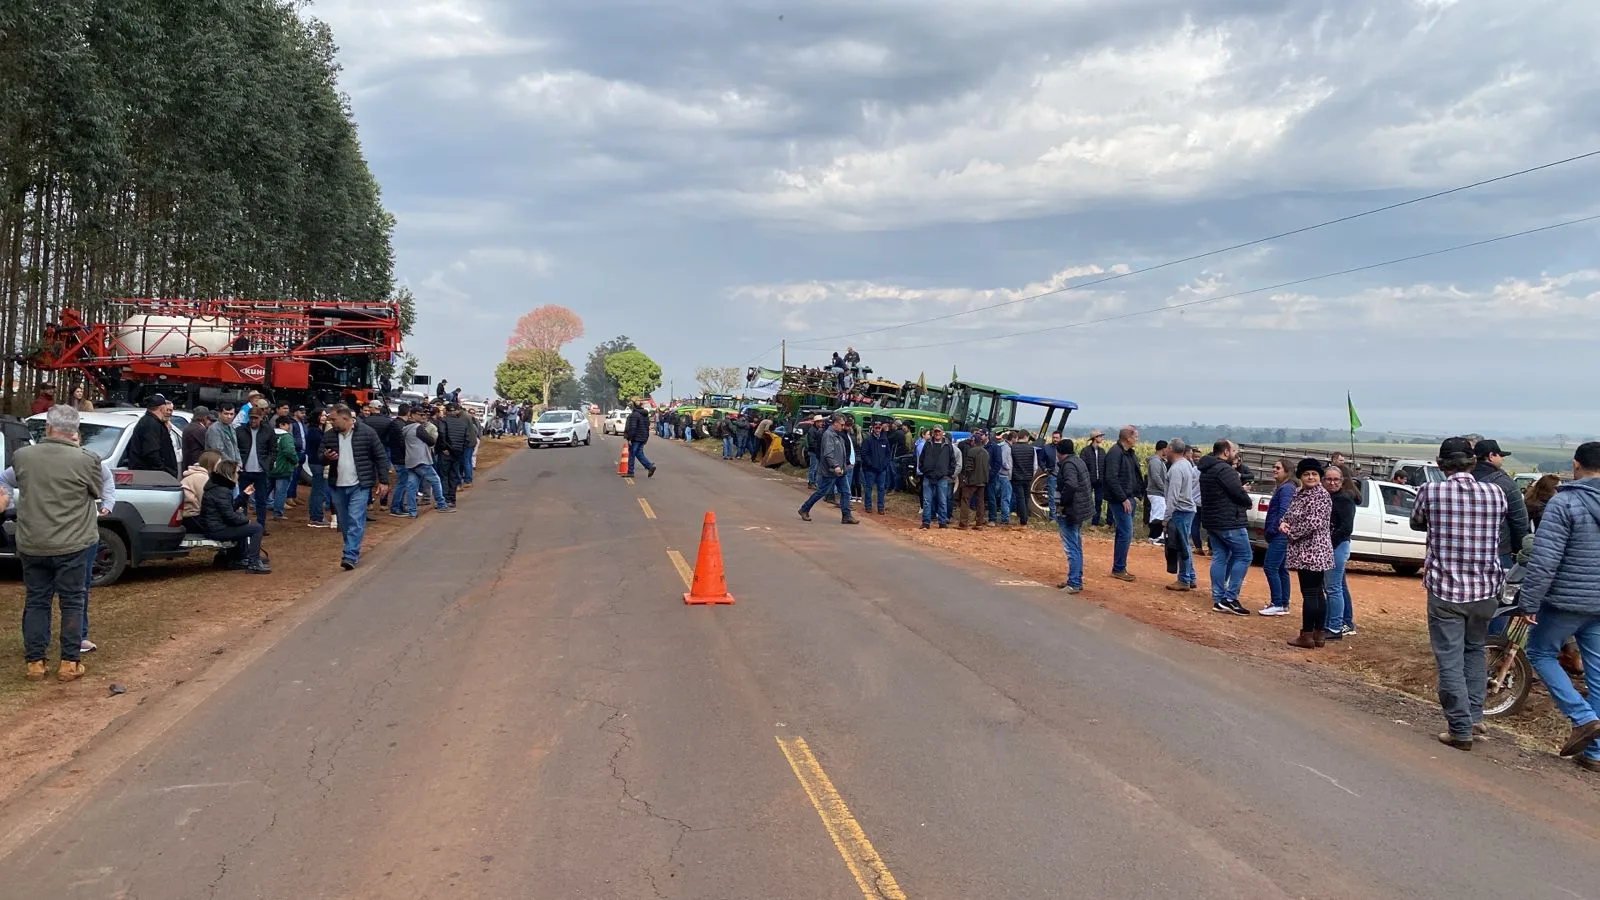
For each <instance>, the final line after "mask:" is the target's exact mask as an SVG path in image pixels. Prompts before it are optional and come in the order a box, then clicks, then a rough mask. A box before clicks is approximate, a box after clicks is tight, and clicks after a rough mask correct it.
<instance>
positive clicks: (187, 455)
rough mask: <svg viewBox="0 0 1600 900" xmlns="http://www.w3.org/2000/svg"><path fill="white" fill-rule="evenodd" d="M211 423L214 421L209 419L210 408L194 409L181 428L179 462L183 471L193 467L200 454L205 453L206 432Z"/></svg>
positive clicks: (197, 407)
mask: <svg viewBox="0 0 1600 900" xmlns="http://www.w3.org/2000/svg"><path fill="white" fill-rule="evenodd" d="M212 421H214V420H213V419H212V418H211V409H210V407H205V406H196V407H195V408H194V412H193V413H192V414H191V418H190V419H189V424H188V425H185V426H184V427H183V459H182V460H180V461H179V465H180V467H181V468H182V470H183V471H185V472H187V471H189V467H190V466H192V465H194V463H195V460H197V459H199V458H200V454H202V453H204V452H205V449H206V431H207V429H209V428H210V427H211V423H212Z"/></svg>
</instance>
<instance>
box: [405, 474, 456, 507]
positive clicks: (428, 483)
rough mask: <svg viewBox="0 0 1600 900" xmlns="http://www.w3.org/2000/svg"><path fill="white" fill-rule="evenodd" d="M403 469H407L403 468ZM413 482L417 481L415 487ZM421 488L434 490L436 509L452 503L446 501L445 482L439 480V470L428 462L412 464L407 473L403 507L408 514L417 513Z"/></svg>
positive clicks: (434, 505)
mask: <svg viewBox="0 0 1600 900" xmlns="http://www.w3.org/2000/svg"><path fill="white" fill-rule="evenodd" d="M401 471H403V472H404V471H407V470H405V469H402V470H401ZM413 483H415V487H413ZM420 490H427V491H430V492H432V494H433V508H434V509H444V508H445V507H446V506H449V505H450V504H448V503H446V502H445V499H444V483H443V482H442V481H440V480H439V472H438V470H437V469H435V468H434V467H433V466H430V465H428V464H427V463H423V464H422V465H420V466H412V467H411V469H410V470H409V472H408V473H407V477H406V496H405V505H404V506H403V507H402V508H401V510H400V511H401V512H403V513H405V514H406V515H408V516H415V515H416V514H417V494H418V492H419V491H420Z"/></svg>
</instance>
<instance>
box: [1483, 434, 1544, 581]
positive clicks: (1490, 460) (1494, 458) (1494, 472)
mask: <svg viewBox="0 0 1600 900" xmlns="http://www.w3.org/2000/svg"><path fill="white" fill-rule="evenodd" d="M1472 450H1473V452H1474V453H1476V454H1477V456H1478V467H1477V468H1476V469H1473V470H1472V477H1473V478H1476V479H1478V480H1479V481H1481V482H1483V483H1484V484H1492V485H1494V486H1495V487H1497V488H1499V489H1500V491H1501V492H1502V493H1504V494H1505V495H1506V517H1505V520H1504V521H1502V522H1501V523H1500V567H1501V568H1502V569H1509V568H1511V564H1512V557H1513V556H1514V555H1515V554H1516V552H1517V551H1518V550H1521V549H1522V542H1523V540H1524V539H1525V538H1527V536H1528V535H1529V534H1530V533H1532V529H1531V528H1529V527H1528V504H1527V501H1525V500H1524V499H1523V497H1522V491H1520V490H1518V489H1517V483H1516V480H1515V479H1513V478H1512V477H1511V475H1510V474H1509V473H1507V472H1506V470H1505V468H1504V465H1505V458H1506V457H1508V456H1510V455H1511V454H1509V453H1507V452H1505V451H1504V450H1501V449H1500V443H1499V442H1498V441H1492V440H1484V441H1479V442H1477V443H1476V444H1474V445H1473V447H1472Z"/></svg>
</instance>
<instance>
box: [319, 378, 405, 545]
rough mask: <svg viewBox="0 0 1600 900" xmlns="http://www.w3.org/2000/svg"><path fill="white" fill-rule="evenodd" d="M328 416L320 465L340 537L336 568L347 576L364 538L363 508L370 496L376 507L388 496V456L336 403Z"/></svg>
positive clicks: (345, 408) (351, 414)
mask: <svg viewBox="0 0 1600 900" xmlns="http://www.w3.org/2000/svg"><path fill="white" fill-rule="evenodd" d="M330 412H331V414H332V420H333V430H332V431H331V432H329V433H328V434H327V435H326V437H325V438H324V440H323V443H322V460H321V464H323V465H326V466H327V467H328V472H327V478H328V493H329V494H330V495H332V497H333V512H334V515H335V516H337V517H338V519H339V531H340V532H341V533H343V535H344V552H343V555H342V556H341V557H340V560H339V565H340V566H341V567H342V568H343V569H344V570H345V571H347V572H348V571H349V570H351V569H354V568H355V567H356V564H357V563H359V562H360V561H361V538H362V537H363V536H364V535H365V534H366V530H367V505H368V503H369V502H370V501H371V498H372V495H373V492H374V491H376V493H377V497H378V502H380V503H382V502H383V500H384V498H385V497H387V496H388V492H389V485H388V484H386V483H385V482H384V480H383V479H384V476H385V475H386V474H387V472H386V470H387V468H388V466H389V453H388V451H386V450H385V449H384V448H383V443H382V442H381V441H379V440H378V433H377V432H375V431H373V430H372V428H371V427H369V426H368V425H367V423H365V422H361V421H358V420H357V418H356V414H355V410H353V409H351V408H350V407H348V406H346V405H344V404H343V403H339V404H336V405H334V406H333V408H332V409H331V410H330Z"/></svg>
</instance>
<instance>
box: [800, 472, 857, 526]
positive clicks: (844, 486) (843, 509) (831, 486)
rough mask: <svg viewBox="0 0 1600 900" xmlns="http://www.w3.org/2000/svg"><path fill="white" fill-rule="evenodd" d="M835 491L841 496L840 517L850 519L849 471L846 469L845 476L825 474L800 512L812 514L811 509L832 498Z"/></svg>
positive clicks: (802, 505)
mask: <svg viewBox="0 0 1600 900" xmlns="http://www.w3.org/2000/svg"><path fill="white" fill-rule="evenodd" d="M835 491H837V492H838V494H839V517H840V518H841V519H848V518H850V470H849V469H846V470H845V473H844V474H843V475H829V474H826V473H825V474H823V476H822V480H821V481H819V482H818V483H817V489H816V490H815V491H813V492H812V493H811V497H810V498H809V499H808V500H806V502H805V503H802V504H801V505H800V511H801V512H803V513H810V512H811V507H813V506H816V505H817V501H818V500H821V499H822V498H823V497H827V496H830V495H831V494H833V493H834V492H835Z"/></svg>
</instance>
